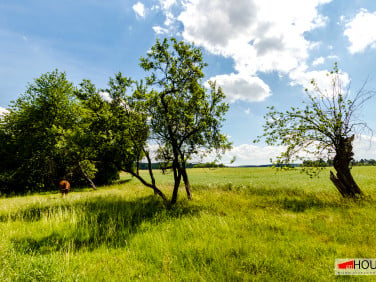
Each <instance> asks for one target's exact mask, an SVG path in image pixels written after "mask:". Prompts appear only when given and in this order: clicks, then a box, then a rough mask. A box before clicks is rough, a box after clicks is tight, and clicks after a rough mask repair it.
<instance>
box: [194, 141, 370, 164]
mask: <svg viewBox="0 0 376 282" xmlns="http://www.w3.org/2000/svg"><path fill="white" fill-rule="evenodd" d="M353 145H354V158H355V159H356V160H360V159H376V138H375V137H371V136H367V135H361V136H359V137H357V138H356V139H355V141H354V144H353ZM283 151H284V148H283V147H276V146H258V145H254V144H241V145H238V146H234V147H233V148H232V150H230V151H227V152H225V154H223V155H222V159H221V160H220V161H219V162H222V163H224V164H226V165H234V166H241V165H266V164H270V159H272V160H275V159H276V157H277V156H279V155H280V154H281V153H282V152H283ZM234 157H236V161H235V162H234V163H233V164H230V163H231V160H232V159H233V158H234ZM307 157H309V156H308V155H307ZM214 160H215V154H214V153H213V154H210V155H208V156H207V157H206V158H204V159H202V160H198V159H197V160H193V161H202V162H212V161H214Z"/></svg>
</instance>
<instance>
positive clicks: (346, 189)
mask: <svg viewBox="0 0 376 282" xmlns="http://www.w3.org/2000/svg"><path fill="white" fill-rule="evenodd" d="M353 140H354V136H351V137H348V138H345V139H343V140H340V142H339V144H338V145H337V146H336V155H335V157H334V161H333V166H334V169H335V170H336V172H337V173H336V175H334V173H333V172H332V171H331V172H330V180H331V181H332V182H333V184H334V185H335V186H336V188H337V189H338V191H339V192H340V193H341V195H342V196H343V197H347V198H355V197H357V196H361V195H362V194H363V193H362V191H361V190H360V188H359V186H358V184H356V182H355V180H354V178H353V177H352V175H351V171H350V162H351V161H352V160H353V155H354V153H353V147H352V142H353Z"/></svg>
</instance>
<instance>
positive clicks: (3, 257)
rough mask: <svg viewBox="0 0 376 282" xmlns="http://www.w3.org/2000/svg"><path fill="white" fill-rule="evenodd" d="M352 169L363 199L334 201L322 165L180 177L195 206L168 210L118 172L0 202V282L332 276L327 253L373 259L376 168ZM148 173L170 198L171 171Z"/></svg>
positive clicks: (197, 172)
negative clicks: (312, 175) (90, 185)
mask: <svg viewBox="0 0 376 282" xmlns="http://www.w3.org/2000/svg"><path fill="white" fill-rule="evenodd" d="M353 173H354V176H355V179H356V180H357V181H358V183H359V185H360V186H361V188H362V189H363V191H364V192H365V194H366V195H367V196H366V197H365V199H364V200H361V201H352V200H344V199H342V198H341V197H340V195H339V193H338V192H337V191H336V190H335V188H334V187H333V186H332V184H331V183H330V181H329V179H328V170H326V171H324V172H323V174H322V176H321V177H320V178H318V179H312V180H311V179H309V178H308V177H307V176H306V175H304V174H300V173H299V172H298V171H296V170H295V171H289V172H285V173H276V172H275V171H274V170H273V169H270V168H250V169H248V168H247V169H245V168H244V169H235V168H234V169H229V168H225V169H214V170H213V169H193V170H189V174H190V177H191V184H192V190H193V197H194V201H192V202H190V201H188V200H186V199H185V198H186V197H185V195H184V189H183V187H182V189H181V191H180V194H179V199H180V200H179V201H178V203H177V205H176V207H174V208H172V209H168V208H165V207H164V206H163V203H162V202H161V200H160V199H159V198H158V197H156V196H154V195H153V193H152V191H151V190H150V189H147V188H145V187H143V186H142V185H141V184H140V183H139V182H137V181H136V180H135V179H131V178H130V177H129V176H128V175H122V179H121V180H122V182H121V183H119V184H116V185H113V186H108V187H101V188H100V189H99V190H98V191H95V192H94V191H91V190H88V189H84V190H76V191H74V189H73V192H72V193H70V194H69V195H68V197H66V198H62V197H61V196H60V195H59V194H57V193H52V194H47V195H32V196H25V197H13V198H1V199H0V230H1V232H0V261H1V262H2V267H1V268H0V281H129V280H148V281H155V280H160V281H168V280H173V281H174V280H185V281H243V280H263V281H270V280H271V281H273V280H274V281H304V280H309V281H328V280H329V281H330V280H336V278H337V277H335V276H334V259H335V258H351V257H359V258H374V257H376V254H375V249H376V248H375V247H376V233H375V226H376V205H375V204H376V201H375V200H374V198H375V196H376V179H375V178H376V168H374V167H362V168H354V169H353ZM156 177H157V181H158V183H161V184H160V187H161V188H162V189H163V190H164V192H166V193H167V194H168V195H169V196H170V194H171V188H172V187H171V186H172V179H171V178H172V176H171V175H162V174H159V173H158V174H157V176H156ZM371 278H372V277H366V279H370V280H371ZM340 279H343V278H340Z"/></svg>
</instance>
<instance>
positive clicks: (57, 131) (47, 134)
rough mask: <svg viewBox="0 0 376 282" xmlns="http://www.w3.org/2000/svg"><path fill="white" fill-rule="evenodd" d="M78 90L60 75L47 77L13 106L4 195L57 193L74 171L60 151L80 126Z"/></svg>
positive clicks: (7, 125) (7, 126) (4, 155)
mask: <svg viewBox="0 0 376 282" xmlns="http://www.w3.org/2000/svg"><path fill="white" fill-rule="evenodd" d="M73 91H74V88H73V84H72V83H70V82H69V81H68V80H67V79H66V75H65V73H60V72H58V71H57V70H55V71H53V72H51V73H46V74H43V75H41V77H39V78H37V79H35V81H34V83H32V84H29V85H28V88H27V90H26V92H25V93H24V94H23V95H21V96H20V98H19V99H17V100H16V101H15V102H13V103H12V104H11V108H10V112H9V113H8V114H6V115H5V117H4V119H3V122H2V124H1V128H0V131H1V133H0V139H1V145H0V146H1V149H0V153H1V156H0V167H1V171H0V182H1V184H2V185H1V188H0V189H3V191H4V190H5V191H9V190H10V191H15V192H25V191H34V190H38V191H43V190H49V189H51V188H52V187H55V185H56V181H57V180H58V179H59V178H62V177H63V176H64V175H65V174H66V172H67V171H66V170H65V168H66V167H67V166H68V165H69V164H68V163H67V162H69V161H68V160H66V159H65V152H64V150H62V149H61V148H60V138H61V136H62V133H63V132H64V131H66V130H68V129H70V128H72V127H73V126H74V124H75V123H76V122H77V111H78V108H77V107H78V105H77V102H76V100H75V99H74V96H73Z"/></svg>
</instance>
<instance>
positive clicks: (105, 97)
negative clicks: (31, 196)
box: [99, 91, 112, 102]
mask: <svg viewBox="0 0 376 282" xmlns="http://www.w3.org/2000/svg"><path fill="white" fill-rule="evenodd" d="M99 95H100V96H101V97H102V98H103V100H105V101H107V102H111V101H112V98H111V97H110V93H108V92H107V91H101V92H99Z"/></svg>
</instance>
